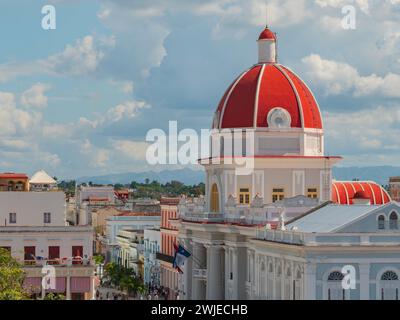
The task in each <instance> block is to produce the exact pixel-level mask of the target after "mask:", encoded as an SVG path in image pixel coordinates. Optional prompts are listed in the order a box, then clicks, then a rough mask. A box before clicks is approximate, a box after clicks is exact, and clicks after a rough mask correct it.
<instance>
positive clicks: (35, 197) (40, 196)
mask: <svg viewBox="0 0 400 320" xmlns="http://www.w3.org/2000/svg"><path fill="white" fill-rule="evenodd" d="M0 219H1V221H2V222H3V221H4V224H3V223H2V224H1V226H0V247H3V248H6V249H7V250H9V251H10V252H11V254H12V256H13V257H14V258H16V259H17V260H18V261H19V262H20V263H21V264H23V265H24V270H25V272H26V278H25V286H26V287H27V288H28V289H29V290H30V291H31V293H35V294H36V295H39V296H40V295H41V297H42V298H43V297H44V295H45V294H46V293H48V292H50V291H51V292H56V293H61V294H64V295H65V297H66V299H67V300H70V299H91V298H92V297H93V292H94V278H93V272H94V267H93V263H92V255H93V229H92V228H91V227H81V226H79V227H72V226H67V225H66V203H65V195H64V193H63V192H55V191H52V192H0ZM53 268H54V269H53ZM47 269H48V270H54V274H52V276H54V283H52V284H51V287H50V288H44V287H43V286H42V278H43V277H46V273H44V271H43V270H47ZM50 272H52V271H50Z"/></svg>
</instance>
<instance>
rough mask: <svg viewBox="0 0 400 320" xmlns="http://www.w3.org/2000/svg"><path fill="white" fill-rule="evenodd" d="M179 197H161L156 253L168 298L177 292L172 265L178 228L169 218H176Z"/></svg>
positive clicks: (174, 296)
mask: <svg viewBox="0 0 400 320" xmlns="http://www.w3.org/2000/svg"><path fill="white" fill-rule="evenodd" d="M179 201H180V198H161V200H160V206H161V228H160V231H161V253H159V254H158V255H157V258H158V260H159V261H160V266H161V286H162V287H164V288H165V289H166V290H167V293H168V299H170V300H175V299H176V296H177V294H178V272H177V271H176V270H175V269H174V268H173V267H172V261H173V255H174V246H173V244H174V243H175V242H176V238H177V236H178V230H177V229H176V228H174V227H172V226H171V223H170V221H169V220H170V219H176V218H177V212H178V204H179Z"/></svg>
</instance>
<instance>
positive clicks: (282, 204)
mask: <svg viewBox="0 0 400 320" xmlns="http://www.w3.org/2000/svg"><path fill="white" fill-rule="evenodd" d="M264 202H265V201H264V199H263V198H262V197H260V196H256V197H254V198H253V199H252V202H251V204H240V203H238V201H237V199H236V197H234V196H229V198H228V199H227V201H226V203H225V206H224V214H221V213H214V212H207V211H206V206H205V202H204V199H202V198H199V199H197V200H187V199H182V200H181V202H180V203H179V206H178V212H179V218H180V219H182V220H186V221H195V222H215V223H219V222H227V223H233V224H240V225H265V224H266V223H271V224H274V223H278V222H279V220H280V218H281V215H282V214H283V213H284V219H285V221H289V220H291V219H293V218H295V217H297V216H299V215H301V214H303V213H305V212H307V211H309V210H310V209H312V208H314V207H316V206H317V205H318V204H319V202H318V199H310V198H307V197H305V196H296V197H293V198H286V199H283V200H281V201H277V202H275V203H268V204H265V203H264Z"/></svg>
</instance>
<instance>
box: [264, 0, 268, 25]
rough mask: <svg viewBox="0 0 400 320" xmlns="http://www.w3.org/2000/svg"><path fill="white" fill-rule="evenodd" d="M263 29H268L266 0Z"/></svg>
mask: <svg viewBox="0 0 400 320" xmlns="http://www.w3.org/2000/svg"><path fill="white" fill-rule="evenodd" d="M265 29H268V2H266V3H265Z"/></svg>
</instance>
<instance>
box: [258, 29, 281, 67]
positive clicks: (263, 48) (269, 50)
mask: <svg viewBox="0 0 400 320" xmlns="http://www.w3.org/2000/svg"><path fill="white" fill-rule="evenodd" d="M257 43H258V63H276V62H277V59H276V57H277V52H276V35H275V33H273V32H272V31H271V30H270V29H269V28H268V26H266V27H265V29H264V30H263V31H262V32H261V34H260V36H259V38H258V40H257Z"/></svg>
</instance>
